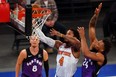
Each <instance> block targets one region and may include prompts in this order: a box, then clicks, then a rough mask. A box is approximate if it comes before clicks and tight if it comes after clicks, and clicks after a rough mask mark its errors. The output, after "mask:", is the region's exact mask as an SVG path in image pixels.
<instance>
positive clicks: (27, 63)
mask: <svg viewBox="0 0 116 77" xmlns="http://www.w3.org/2000/svg"><path fill="white" fill-rule="evenodd" d="M39 52H40V51H39ZM22 77H42V54H39V53H38V54H37V55H35V56H34V55H32V54H28V55H27V58H26V59H25V60H24V61H23V64H22Z"/></svg>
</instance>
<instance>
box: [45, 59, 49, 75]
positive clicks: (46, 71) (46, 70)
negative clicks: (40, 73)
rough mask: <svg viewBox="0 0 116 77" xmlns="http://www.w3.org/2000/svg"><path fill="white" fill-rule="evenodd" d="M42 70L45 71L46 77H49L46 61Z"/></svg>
mask: <svg viewBox="0 0 116 77" xmlns="http://www.w3.org/2000/svg"><path fill="white" fill-rule="evenodd" d="M44 69H45V73H46V77H49V63H48V60H47V61H44Z"/></svg>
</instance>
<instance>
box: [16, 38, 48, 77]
mask: <svg viewBox="0 0 116 77" xmlns="http://www.w3.org/2000/svg"><path fill="white" fill-rule="evenodd" d="M39 43H40V40H39V39H38V37H37V36H31V37H30V44H31V46H30V47H29V48H27V49H23V50H22V51H21V52H20V54H19V56H18V59H17V63H16V76H15V77H19V72H20V66H21V65H22V74H21V77H42V65H43V63H42V62H43V61H44V68H45V72H46V77H48V75H49V74H48V72H49V65H48V54H47V52H46V51H45V50H43V49H41V48H39Z"/></svg>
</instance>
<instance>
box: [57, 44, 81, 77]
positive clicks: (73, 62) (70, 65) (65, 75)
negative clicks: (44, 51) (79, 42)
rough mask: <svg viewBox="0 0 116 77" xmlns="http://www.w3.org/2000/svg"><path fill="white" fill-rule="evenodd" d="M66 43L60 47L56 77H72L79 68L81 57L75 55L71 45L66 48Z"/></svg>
mask: <svg viewBox="0 0 116 77" xmlns="http://www.w3.org/2000/svg"><path fill="white" fill-rule="evenodd" d="M65 45H66V44H65V43H64V44H63V45H61V46H60V47H59V51H58V54H57V58H56V61H57V66H56V75H55V77H72V76H73V75H74V73H75V72H76V70H77V63H78V60H79V59H77V58H75V57H74V56H73V54H72V50H71V47H69V48H65Z"/></svg>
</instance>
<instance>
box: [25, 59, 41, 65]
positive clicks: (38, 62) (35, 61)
mask: <svg viewBox="0 0 116 77" xmlns="http://www.w3.org/2000/svg"><path fill="white" fill-rule="evenodd" d="M33 63H36V64H38V65H40V66H42V62H41V61H39V60H37V59H33V60H31V61H30V62H28V63H27V66H30V65H32V64H33Z"/></svg>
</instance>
